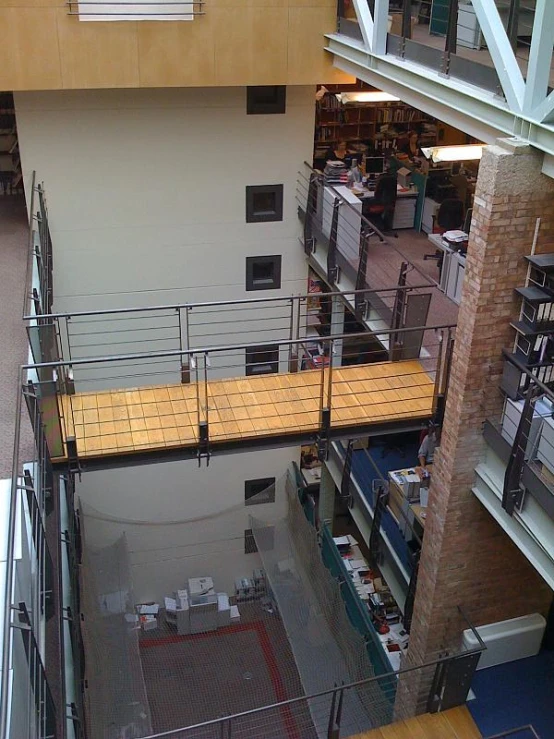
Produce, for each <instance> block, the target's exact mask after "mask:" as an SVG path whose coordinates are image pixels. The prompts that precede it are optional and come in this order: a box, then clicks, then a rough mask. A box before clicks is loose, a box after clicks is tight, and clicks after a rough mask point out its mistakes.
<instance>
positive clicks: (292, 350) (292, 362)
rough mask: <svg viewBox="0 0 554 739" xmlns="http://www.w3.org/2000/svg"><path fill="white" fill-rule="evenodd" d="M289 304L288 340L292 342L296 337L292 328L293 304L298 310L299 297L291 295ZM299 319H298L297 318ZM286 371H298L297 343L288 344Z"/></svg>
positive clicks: (294, 321) (293, 322) (298, 310)
mask: <svg viewBox="0 0 554 739" xmlns="http://www.w3.org/2000/svg"><path fill="white" fill-rule="evenodd" d="M289 305H290V321H289V341H291V342H293V341H296V340H297V339H298V335H296V336H295V333H294V329H295V326H296V325H297V322H296V320H295V306H296V311H297V312H298V313H299V312H300V299H299V298H296V297H292V298H291V299H290V301H289ZM298 320H299V319H298ZM288 371H289V372H298V344H293V343H291V344H289V358H288Z"/></svg>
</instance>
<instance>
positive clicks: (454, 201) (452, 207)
mask: <svg viewBox="0 0 554 739" xmlns="http://www.w3.org/2000/svg"><path fill="white" fill-rule="evenodd" d="M470 220H471V217H470ZM464 225H465V221H464V204H463V203H462V201H461V200H459V199H458V198H447V199H446V200H443V202H442V203H441V204H440V207H439V210H438V213H437V215H436V217H435V218H434V219H433V233H439V234H443V233H445V232H446V231H455V230H457V229H461V230H464V229H463V226H464ZM423 259H424V260H426V259H436V260H437V267H438V268H439V278H440V275H441V272H442V263H443V261H444V252H443V251H442V249H435V253H434V254H424V255H423Z"/></svg>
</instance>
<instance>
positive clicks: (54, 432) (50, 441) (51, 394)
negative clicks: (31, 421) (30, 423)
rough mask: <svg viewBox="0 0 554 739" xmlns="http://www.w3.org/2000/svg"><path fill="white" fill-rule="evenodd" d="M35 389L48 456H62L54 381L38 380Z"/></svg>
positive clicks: (58, 412) (58, 411) (61, 439)
mask: <svg viewBox="0 0 554 739" xmlns="http://www.w3.org/2000/svg"><path fill="white" fill-rule="evenodd" d="M36 390H37V396H38V399H39V409H40V414H41V419H42V424H43V428H44V436H45V438H46V445H47V446H48V452H49V454H50V457H51V458H55V457H63V455H64V443H63V437H62V427H61V418H60V410H59V406H58V392H57V384H56V383H55V382H54V381H50V382H40V383H39V384H38V385H37V386H36Z"/></svg>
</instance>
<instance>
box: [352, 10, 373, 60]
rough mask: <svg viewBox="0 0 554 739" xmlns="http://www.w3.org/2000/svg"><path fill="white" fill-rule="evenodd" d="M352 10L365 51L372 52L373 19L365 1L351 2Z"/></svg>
mask: <svg viewBox="0 0 554 739" xmlns="http://www.w3.org/2000/svg"><path fill="white" fill-rule="evenodd" d="M353 4H354V10H355V11H356V16H357V18H358V23H359V24H360V31H361V32H362V38H363V40H364V44H365V46H366V48H367V49H369V50H370V51H374V49H373V18H372V17H371V12H370V10H369V5H368V3H367V0H353Z"/></svg>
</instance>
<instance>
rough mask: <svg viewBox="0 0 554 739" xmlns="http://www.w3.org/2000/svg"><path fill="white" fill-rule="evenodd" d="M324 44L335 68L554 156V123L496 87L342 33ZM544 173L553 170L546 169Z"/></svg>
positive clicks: (474, 129)
mask: <svg viewBox="0 0 554 739" xmlns="http://www.w3.org/2000/svg"><path fill="white" fill-rule="evenodd" d="M325 48H326V50H327V51H329V52H331V53H332V54H333V56H334V65H335V66H336V67H337V68H339V69H341V70H343V71H344V72H347V73H348V74H351V75H353V76H355V77H358V78H359V79H361V80H364V81H365V82H368V83H369V84H371V85H375V86H376V87H380V88H381V89H385V90H387V92H391V93H393V94H395V95H398V97H400V98H401V99H402V100H403V101H404V102H406V103H407V104H409V105H414V106H415V107H417V108H421V109H423V110H425V112H426V113H428V114H430V115H433V116H435V117H436V118H439V119H440V120H442V121H445V122H446V123H449V124H450V125H452V126H455V127H457V128H460V129H462V130H464V131H466V132H467V133H469V134H470V135H471V136H475V137H476V138H479V139H481V141H484V142H485V143H493V142H494V141H495V140H496V139H497V138H498V137H501V136H516V137H518V138H521V139H523V140H524V141H527V142H528V143H529V144H530V145H531V146H534V147H536V148H537V149H539V150H540V151H543V152H544V153H545V154H548V155H551V156H553V157H554V125H552V124H548V123H545V122H543V121H540V120H536V119H535V118H534V116H535V115H536V113H535V112H534V113H533V114H532V115H531V114H523V113H521V112H520V111H514V110H513V109H510V107H509V105H508V104H507V103H506V101H504V100H502V99H501V98H499V97H498V96H496V95H493V94H492V93H489V92H486V91H485V90H482V89H480V88H478V87H475V86H473V85H469V84H467V83H464V82H463V81H462V80H457V79H453V78H452V77H445V76H444V75H441V74H440V73H439V72H438V71H433V70H431V69H429V68H427V67H424V66H422V65H420V64H416V63H414V62H409V61H406V60H403V59H399V58H397V57H396V56H392V55H384V56H377V55H375V54H371V53H369V52H367V51H364V50H363V49H361V48H360V46H359V44H358V45H356V43H350V41H349V39H348V38H346V37H345V36H341V35H339V34H331V35H329V36H327V46H326V47H325ZM553 103H554V100H553ZM545 173H546V174H549V172H547V171H546V169H545Z"/></svg>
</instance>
